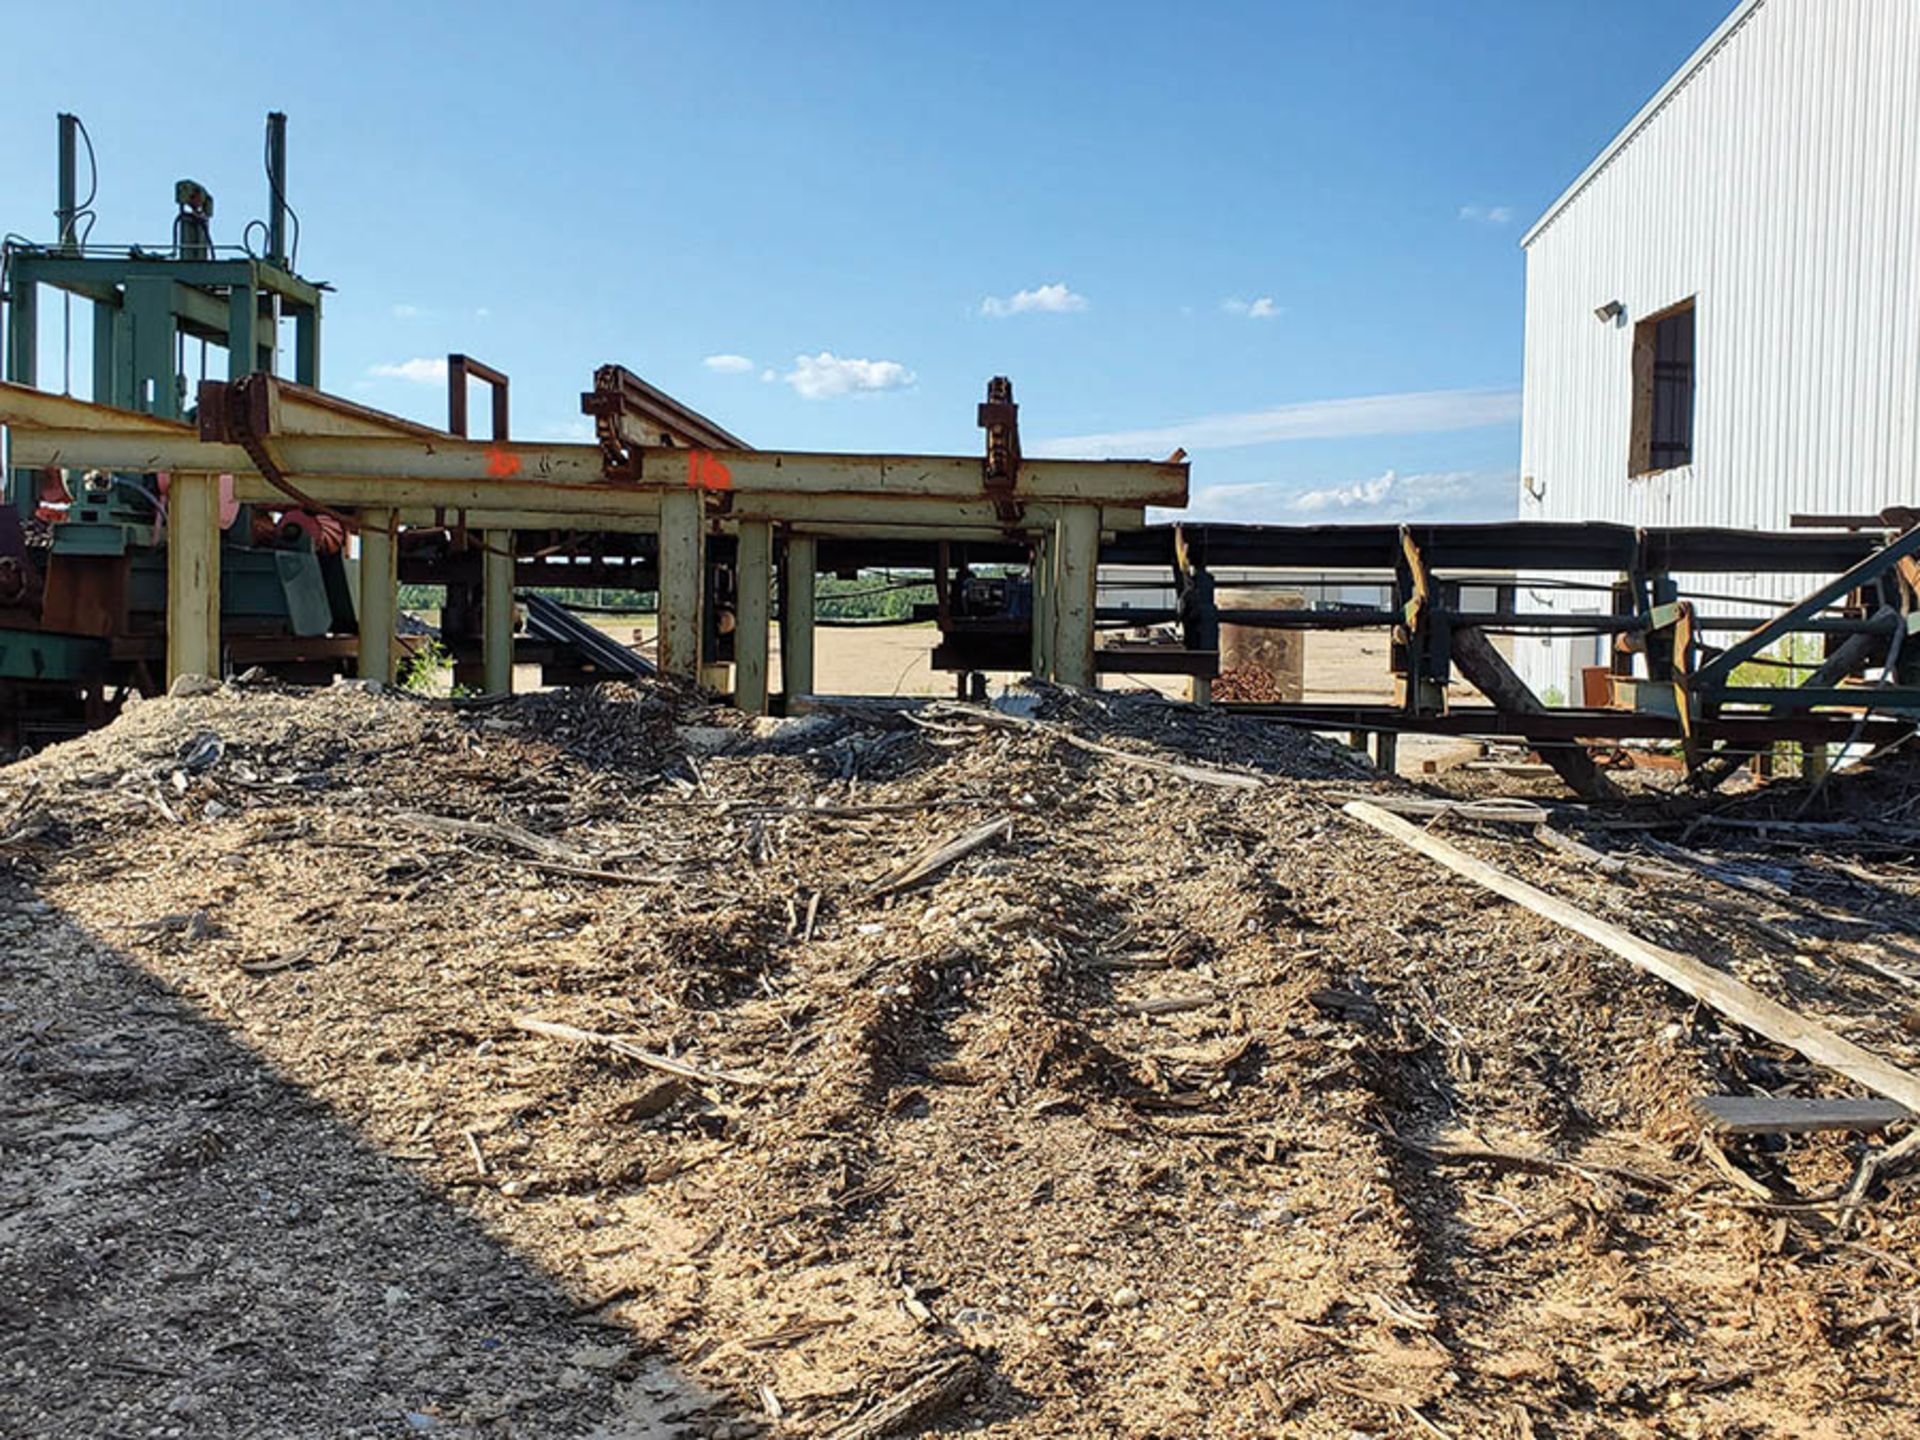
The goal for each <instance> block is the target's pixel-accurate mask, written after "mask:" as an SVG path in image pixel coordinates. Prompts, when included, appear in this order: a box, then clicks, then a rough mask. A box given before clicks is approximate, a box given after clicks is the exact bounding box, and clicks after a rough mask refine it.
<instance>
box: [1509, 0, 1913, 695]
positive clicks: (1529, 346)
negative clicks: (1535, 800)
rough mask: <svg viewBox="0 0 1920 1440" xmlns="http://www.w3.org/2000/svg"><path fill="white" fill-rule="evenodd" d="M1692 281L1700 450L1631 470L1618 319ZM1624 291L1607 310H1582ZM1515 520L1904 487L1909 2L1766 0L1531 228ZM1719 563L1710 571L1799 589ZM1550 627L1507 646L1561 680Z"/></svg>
mask: <svg viewBox="0 0 1920 1440" xmlns="http://www.w3.org/2000/svg"><path fill="white" fill-rule="evenodd" d="M1688 296H1696V297H1697V324H1698V330H1697V345H1698V353H1697V359H1696V366H1697V369H1696V378H1695V411H1694V454H1693V463H1692V464H1691V465H1688V466H1686V467H1683V468H1681V469H1676V470H1671V471H1667V472H1665V473H1663V474H1659V475H1654V476H1648V477H1644V478H1640V479H1629V478H1628V476H1627V447H1628V440H1629V429H1630V426H1631V422H1632V350H1633V324H1634V322H1635V321H1636V320H1637V319H1640V318H1642V317H1644V316H1646V315H1649V314H1652V313H1653V312H1655V311H1658V310H1661V309H1664V308H1665V307H1667V306H1668V305H1671V304H1673V303H1674V302H1676V301H1679V300H1684V299H1686V298H1687V297H1688ZM1609 300H1618V301H1620V302H1621V304H1623V305H1624V306H1625V307H1626V314H1625V316H1624V317H1623V318H1622V320H1621V322H1620V323H1618V324H1612V325H1609V324H1603V323H1602V322H1600V321H1598V320H1596V319H1595V318H1594V313H1593V312H1594V310H1595V308H1596V307H1597V306H1600V305H1603V304H1605V303H1606V302H1607V301H1609ZM1525 390H1526V399H1525V405H1524V410H1523V416H1522V421H1521V474H1522V476H1523V477H1526V478H1527V480H1528V481H1529V482H1530V484H1531V487H1532V488H1533V489H1534V490H1536V491H1543V492H1544V493H1543V495H1542V497H1541V498H1540V499H1539V500H1535V499H1534V498H1533V497H1532V496H1531V495H1526V494H1523V496H1522V498H1521V513H1522V515H1523V516H1524V517H1526V518H1541V519H1552V520H1612V521H1621V522H1625V523H1629V524H1636V525H1733V526H1744V527H1758V528H1780V527H1784V526H1785V525H1786V522H1787V518H1788V516H1790V515H1791V514H1793V513H1795V512H1807V511H1824V512H1844V513H1871V512H1874V511H1878V510H1880V509H1882V508H1884V507H1886V506H1888V505H1892V504H1920V3H1916V0H1765V3H1763V4H1761V5H1760V6H1759V7H1758V8H1757V9H1755V10H1754V11H1753V12H1752V13H1751V14H1750V15H1748V16H1747V18H1746V20H1745V22H1744V23H1743V24H1741V25H1740V26H1739V27H1738V29H1736V30H1735V31H1734V32H1733V33H1732V34H1731V36H1729V37H1728V38H1727V40H1726V42H1725V43H1724V44H1723V45H1722V46H1721V47H1720V49H1719V50H1718V51H1716V52H1715V53H1714V54H1713V56H1712V58H1711V59H1709V60H1708V61H1707V62H1706V63H1705V64H1704V65H1703V66H1701V67H1700V69H1699V70H1698V71H1697V72H1696V73H1694V74H1693V76H1692V77H1691V79H1690V80H1689V81H1688V82H1687V83H1686V84H1684V85H1683V86H1681V87H1680V88H1679V89H1678V90H1677V91H1676V92H1675V93H1674V94H1673V96H1672V97H1671V98H1670V99H1669V101H1668V102H1667V104H1666V107H1665V108H1664V109H1663V110H1661V111H1660V113H1659V114H1657V115H1656V116H1655V117H1654V118H1653V119H1652V120H1651V121H1650V122H1648V123H1647V124H1646V126H1645V127H1644V128H1642V129H1641V130H1640V131H1639V132H1638V133H1637V134H1636V135H1634V136H1633V137H1632V139H1631V140H1630V141H1629V142H1628V143H1627V144H1626V145H1625V146H1624V147H1623V148H1621V149H1620V151H1619V152H1618V153H1617V154H1616V155H1614V156H1613V158H1612V160H1611V162H1610V163H1609V164H1608V165H1607V166H1606V167H1605V168H1604V169H1602V170H1601V172H1600V173H1599V174H1598V175H1596V176H1595V177H1594V178H1593V180H1592V181H1591V182H1590V183H1589V184H1588V185H1587V187H1586V188H1585V189H1584V190H1583V191H1582V192H1581V193H1580V194H1579V195H1578V196H1576V197H1575V198H1574V199H1573V200H1572V202H1571V203H1570V204H1568V205H1567V206H1566V208H1565V209H1563V210H1562V211H1561V212H1560V213H1558V214H1557V215H1554V216H1553V217H1551V220H1550V223H1548V224H1546V225H1545V226H1544V227H1543V228H1542V229H1541V230H1540V231H1539V233H1538V234H1537V235H1535V236H1534V238H1533V240H1532V242H1531V244H1530V245H1529V247H1528V250H1527V307H1526V378H1525ZM1795 583H1797V582H1788V584H1786V585H1785V586H1782V585H1778V584H1773V583H1761V582H1754V581H1748V580H1743V579H1742V578H1741V577H1719V578H1717V579H1716V580H1715V581H1714V582H1713V585H1714V587H1715V588H1717V589H1721V590H1726V591H1730V592H1732V593H1736V594H1748V593H1750V594H1755V595H1762V594H1781V593H1784V592H1785V591H1786V590H1788V589H1791V588H1794V585H1795ZM1565 650H1566V647H1565V646H1560V647H1557V652H1558V653H1557V654H1556V657H1555V658H1554V659H1553V660H1551V661H1549V660H1548V659H1547V658H1546V656H1545V655H1544V654H1536V655H1530V656H1523V663H1524V664H1525V668H1526V669H1527V671H1528V672H1529V675H1530V678H1533V679H1534V680H1535V681H1536V683H1556V684H1564V683H1565V679H1564V677H1565V675H1566V673H1567V672H1566V661H1565Z"/></svg>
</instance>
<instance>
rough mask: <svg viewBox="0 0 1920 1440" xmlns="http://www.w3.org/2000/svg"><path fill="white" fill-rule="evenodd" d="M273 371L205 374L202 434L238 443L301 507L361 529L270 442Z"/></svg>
mask: <svg viewBox="0 0 1920 1440" xmlns="http://www.w3.org/2000/svg"><path fill="white" fill-rule="evenodd" d="M273 384H274V380H273V376H272V375H270V374H268V373H267V372H265V371H258V370H257V371H255V372H254V373H253V374H251V375H242V376H241V377H240V378H239V379H238V380H202V381H201V382H200V389H199V392H198V400H199V420H200V438H201V439H202V440H208V441H215V442H221V443H225V444H230V445H238V446H239V447H240V448H241V449H242V450H244V451H246V452H247V458H248V459H249V460H251V461H253V467H254V469H256V470H258V471H259V472H260V476H261V478H262V479H264V480H265V481H266V482H267V483H268V484H269V485H271V486H273V488H274V489H276V490H278V491H280V493H281V494H283V495H285V496H287V498H288V499H290V500H292V501H293V502H294V503H295V504H296V505H298V506H300V507H301V508H302V509H303V510H311V511H312V512H313V513H314V514H316V515H328V516H331V517H332V518H333V519H335V520H337V521H339V522H340V524H341V525H342V526H344V527H345V528H346V529H347V530H350V531H357V530H359V528H360V522H359V520H358V519H357V518H355V517H354V516H351V515H343V514H341V513H340V512H339V511H338V510H335V509H333V508H332V507H331V506H328V505H323V504H321V503H320V502H319V501H318V500H315V499H314V498H313V497H312V496H311V495H308V494H307V493H306V492H305V491H303V490H302V489H300V487H299V486H297V485H295V484H294V483H293V482H292V481H291V480H289V479H288V478H287V473H286V471H284V470H283V469H281V468H280V462H279V461H278V460H277V459H276V458H275V457H274V454H273V451H272V449H271V448H270V447H269V446H268V444H267V437H268V436H269V435H271V434H272V433H273V417H274V411H275V409H276V406H275V404H274V390H273Z"/></svg>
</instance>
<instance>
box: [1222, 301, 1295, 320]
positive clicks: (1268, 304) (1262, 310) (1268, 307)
mask: <svg viewBox="0 0 1920 1440" xmlns="http://www.w3.org/2000/svg"><path fill="white" fill-rule="evenodd" d="M1220 308H1221V309H1222V310H1224V311H1226V312H1227V314H1229V315H1241V316H1244V317H1246V318H1247V319H1249V320H1277V319H1279V318H1280V316H1282V315H1284V314H1286V313H1287V312H1286V309H1285V307H1284V306H1280V305H1276V304H1274V303H1273V297H1272V296H1271V295H1262V296H1261V297H1260V298H1259V299H1258V300H1241V299H1238V298H1235V299H1232V300H1222V301H1221V302H1220Z"/></svg>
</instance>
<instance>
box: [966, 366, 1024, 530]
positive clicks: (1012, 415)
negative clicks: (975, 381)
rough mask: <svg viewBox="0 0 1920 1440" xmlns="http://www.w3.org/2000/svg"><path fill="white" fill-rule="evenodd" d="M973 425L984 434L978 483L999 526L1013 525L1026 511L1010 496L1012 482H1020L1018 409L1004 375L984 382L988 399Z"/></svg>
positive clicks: (1009, 382) (1011, 493)
mask: <svg viewBox="0 0 1920 1440" xmlns="http://www.w3.org/2000/svg"><path fill="white" fill-rule="evenodd" d="M976 423H977V424H978V425H979V426H980V428H981V429H982V430H985V431H986V432H987V451H986V456H985V458H984V459H983V460H982V461H981V464H980V480H981V483H982V484H983V485H984V486H985V488H986V493H987V498H988V499H989V500H991V501H993V513H994V514H995V516H997V517H998V518H999V520H1000V523H1001V524H1003V525H1012V524H1014V523H1016V522H1017V521H1018V520H1019V519H1020V517H1021V515H1022V514H1023V513H1024V509H1025V507H1024V506H1022V505H1021V503H1020V501H1019V500H1018V499H1016V498H1015V497H1014V493H1013V487H1014V482H1015V481H1017V480H1018V479H1019V478H1020V407H1019V406H1018V405H1016V404H1014V401H1013V381H1011V380H1009V379H1008V378H1007V377H1006V376H1004V375H996V376H994V377H993V378H992V379H991V380H989V381H987V398H986V401H985V403H984V404H982V405H981V406H980V409H979V414H978V419H977V421H976Z"/></svg>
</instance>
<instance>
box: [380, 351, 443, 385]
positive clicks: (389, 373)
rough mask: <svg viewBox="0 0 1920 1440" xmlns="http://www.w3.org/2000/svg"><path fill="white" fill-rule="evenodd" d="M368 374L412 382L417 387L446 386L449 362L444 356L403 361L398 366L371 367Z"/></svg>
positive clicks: (382, 378) (383, 378) (384, 378)
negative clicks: (437, 384) (436, 358)
mask: <svg viewBox="0 0 1920 1440" xmlns="http://www.w3.org/2000/svg"><path fill="white" fill-rule="evenodd" d="M367 373H368V374H369V375H372V376H374V377H375V378H377V379H380V380H411V381H412V382H413V383H414V384H416V385H432V384H436V383H441V384H444V383H445V381H446V378H447V362H446V359H445V357H444V356H443V357H442V358H440V359H438V360H428V359H424V358H423V359H418V360H402V361H401V362H400V363H399V364H397V365H369V366H368V367H367Z"/></svg>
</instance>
